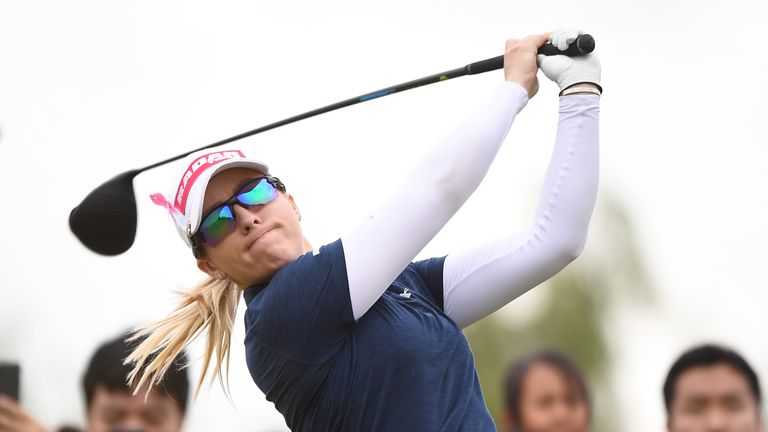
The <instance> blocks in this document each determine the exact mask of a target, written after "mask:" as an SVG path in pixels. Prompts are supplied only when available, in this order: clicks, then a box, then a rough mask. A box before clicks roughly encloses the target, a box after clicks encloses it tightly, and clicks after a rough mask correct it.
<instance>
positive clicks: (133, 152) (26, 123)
mask: <svg viewBox="0 0 768 432" xmlns="http://www.w3.org/2000/svg"><path fill="white" fill-rule="evenodd" d="M760 3H761V2H758V1H744V0H736V1H729V2H704V1H686V2H669V1H661V0H651V1H646V2H626V1H607V0H587V1H584V2H565V1H562V0H554V1H549V2H541V1H536V2H534V1H519V0H518V1H505V2H502V1H474V2H471V3H470V2H461V1H454V0H451V1H441V2H437V1H433V0H428V1H423V2H406V1H403V0H396V1H388V2H377V3H370V2H361V1H357V2H353V1H330V2H329V1H313V2H310V1H293V0H285V1H282V2H260V3H257V2H247V1H218V2H215V3H214V2H203V1H187V2H182V1H146V0H145V1H132V2H116V1H113V0H107V1H105V0H101V1H95V0H93V1H85V0H73V1H68V2H56V1H51V0H26V1H23V2H22V1H15V2H11V1H10V0H0V130H1V131H2V136H1V137H0V162H2V166H3V169H2V170H0V199H1V200H2V203H3V204H2V209H3V210H2V211H0V227H2V229H3V234H2V242H1V243H2V248H0V360H11V361H19V362H21V364H22V368H23V388H22V392H23V394H22V398H23V401H24V405H25V406H26V407H27V408H28V409H29V410H30V411H31V412H32V413H34V414H35V415H36V416H38V417H39V418H40V419H42V420H43V421H44V422H45V423H47V424H49V425H58V424H61V423H62V422H65V421H68V422H72V423H80V422H81V417H80V415H81V411H82V405H81V401H80V399H81V397H80V389H79V380H80V373H81V372H82V370H83V368H84V364H85V361H86V359H87V357H88V355H89V354H90V352H91V351H92V350H93V348H94V346H95V345H96V344H97V343H98V342H100V341H102V340H103V339H105V338H109V337H112V336H113V335H114V334H116V333H117V332H119V331H121V330H123V329H125V328H127V327H129V326H132V325H135V324H138V323H141V322H144V321H148V320H153V319H157V318H159V317H161V316H162V315H164V314H165V313H166V312H168V311H169V310H170V308H171V307H172V305H173V302H174V297H173V294H172V292H171V289H176V288H179V289H181V288H184V287H188V286H190V285H191V284H193V283H194V282H196V281H197V280H198V279H199V278H200V274H199V273H198V272H197V271H196V269H195V268H194V266H193V265H192V262H193V261H192V257H191V254H190V253H189V252H188V251H187V250H185V246H184V245H183V244H182V243H181V241H180V240H179V239H178V237H176V234H175V232H174V230H173V228H172V226H171V222H170V220H169V219H168V218H167V217H166V216H165V213H164V211H163V210H161V209H159V208H157V207H155V206H154V205H152V204H151V203H150V201H149V200H148V199H147V195H148V194H149V193H152V192H157V191H162V192H165V191H166V190H167V189H168V187H167V185H168V179H169V177H170V176H172V175H173V173H174V172H175V171H176V169H178V166H176V165H171V166H167V167H165V168H162V169H157V170H153V171H150V172H147V173H145V174H142V175H140V176H139V177H138V178H137V179H136V181H135V187H136V191H137V200H138V201H139V218H140V223H139V232H138V236H137V239H136V243H135V245H134V247H133V248H132V249H131V250H130V251H129V252H128V253H126V254H125V255H122V256H120V257H118V258H103V257H99V256H96V255H94V254H92V253H90V252H88V251H87V250H85V249H84V248H83V247H82V246H81V245H80V244H79V243H78V242H77V241H76V240H75V239H74V237H73V236H72V235H71V234H70V232H69V229H68V226H67V217H68V215H69V212H70V210H71V208H72V207H73V206H75V205H76V204H77V203H79V201H80V200H81V199H82V198H83V197H84V196H85V195H86V194H87V193H88V192H89V191H90V190H92V189H93V188H94V187H95V186H97V185H98V184H100V183H101V182H103V181H105V180H107V179H109V178H111V177H112V176H114V175H116V174H118V173H120V172H123V171H126V170H128V169H132V168H138V167H141V166H144V165H147V164H149V163H152V162H155V161H157V160H159V159H163V158H166V157H168V156H172V155H175V154H177V153H180V152H183V151H186V150H190V149H192V148H195V147H199V146H201V145H204V144H208V143H210V142H214V141H217V140H219V139H222V138H225V137H228V136H231V135H235V134H237V133H240V132H242V131H245V130H249V129H252V128H255V127H258V126H261V125H264V124H267V123H270V122H272V121H275V120H279V119H282V118H285V117H288V116H291V115H294V114H297V113H300V112H304V111H307V110H309V109H313V108H316V107H319V106H323V105H327V104H330V103H332V102H336V101H339V100H342V99H346V98H348V97H352V96H356V95H359V94H363V93H366V92H369V91H372V90H376V89H379V88H383V87H386V86H389V85H391V84H395V83H400V82H403V81H408V80H411V79H414V78H419V77H422V76H426V75H430V74H432V73H436V72H441V71H444V70H448V69H453V68H455V67H459V66H463V65H464V64H466V63H469V62H472V61H476V60H481V59H485V58H488V57H492V56H495V55H499V54H501V53H502V49H503V44H504V40H505V39H506V38H507V37H517V36H524V35H526V34H528V33H532V32H540V31H545V30H549V29H554V28H557V27H561V26H570V25H576V26H578V27H580V28H582V29H584V30H586V31H588V32H589V33H591V34H593V35H594V36H595V38H596V40H597V52H598V53H599V55H600V57H601V59H602V63H603V85H604V88H605V95H604V97H603V101H602V113H601V144H602V150H601V152H602V153H601V155H602V156H601V157H602V159H601V163H602V171H601V193H604V194H605V193H609V194H612V195H616V196H618V197H619V198H620V199H621V201H622V202H623V203H624V204H625V205H626V206H627V208H628V209H629V212H630V214H631V216H632V217H633V221H634V223H635V226H636V227H637V230H638V233H637V234H638V237H639V238H640V240H641V242H642V246H643V254H644V258H645V259H646V261H647V263H648V266H649V268H651V269H652V271H653V279H654V281H655V282H656V283H655V288H656V289H657V296H658V297H659V298H660V301H659V304H658V308H657V309H653V310H648V309H640V308H633V307H631V306H627V307H625V308H622V310H621V311H619V312H618V313H617V315H618V319H617V322H616V323H613V324H612V329H613V330H611V332H610V338H611V341H612V343H613V346H612V349H613V350H614V351H615V354H616V356H617V359H618V363H619V368H618V369H617V371H616V374H617V382H618V383H619V385H618V387H617V394H618V395H619V397H620V398H621V399H620V407H621V410H622V412H621V413H622V415H623V418H624V420H625V422H626V424H625V425H624V428H623V430H625V431H629V432H632V431H637V432H639V431H648V430H661V429H662V428H663V411H662V404H661V399H660V386H661V382H662V380H663V377H664V374H665V372H666V368H667V367H668V366H669V364H670V362H671V361H672V359H673V358H674V357H675V356H676V355H677V354H679V352H681V351H682V350H683V349H685V348H686V347H688V346H689V345H690V344H692V343H695V342H698V341H701V340H717V341H722V342H726V343H728V344H731V345H732V346H734V347H736V348H737V349H739V350H741V351H742V352H743V353H744V354H745V355H746V356H747V358H748V359H750V360H751V361H752V362H753V363H754V365H755V366H756V368H757V369H758V372H760V373H761V375H762V376H763V379H764V380H768V346H766V344H765V342H764V336H763V331H762V329H764V328H766V326H768V314H766V313H764V310H765V305H766V303H768V294H766V290H765V287H766V283H765V280H764V271H763V266H764V265H765V262H766V258H768V253H767V252H766V250H765V247H764V245H765V244H766V243H768V226H767V225H766V220H768V198H767V197H766V194H765V193H764V191H763V187H764V185H766V184H768V170H766V169H765V161H766V159H768V145H766V144H767V143H766V140H765V138H764V136H765V133H764V130H765V121H766V119H768V116H767V115H766V114H768V108H766V103H765V101H766V96H768V94H767V91H766V85H765V82H764V81H765V76H766V69H767V68H768V62H767V61H766V56H765V55H764V54H763V53H762V50H763V49H764V47H765V40H766V37H767V36H768V34H766V32H765V30H764V27H763V26H764V25H765V22H766V21H768V14H767V13H766V12H765V11H764V9H763V8H761V7H760V6H758V5H759V4H760ZM542 78H543V77H542ZM501 80H502V75H501V72H495V73H490V74H486V75H483V76H478V77H465V78H460V79H457V80H454V81H450V82H447V83H440V84H436V85H433V86H430V87H427V88H423V89H418V90H412V91H409V92H406V93H403V94H399V95H395V96H390V97H387V98H383V99H380V100H377V101H373V102H369V103H366V104H363V105H360V106H357V107H353V108H346V109H344V110H342V111H339V112H336V113H333V114H327V115H323V116H321V117H318V118H315V119H312V120H308V121H304V122H302V123H300V124H296V125H292V126H288V127H283V128H281V129H278V130H276V131H272V132H269V133H266V134H262V135H259V136H257V137H253V138H250V139H248V140H245V141H243V142H241V143H240V147H242V148H244V149H247V150H250V151H251V153H255V154H257V155H258V156H259V157H261V158H263V159H264V160H267V161H269V162H270V164H271V166H272V171H273V172H275V173H278V174H279V175H280V177H281V178H283V180H284V181H285V182H286V183H287V185H288V187H289V189H290V190H291V191H292V192H293V193H294V194H295V195H296V198H297V201H298V203H299V205H300V206H301V207H302V212H303V216H304V228H305V231H306V232H307V234H308V236H309V238H310V240H311V241H312V242H313V243H315V244H316V245H319V244H322V243H325V242H328V241H331V240H333V239H334V238H335V237H336V236H337V235H338V233H339V232H340V231H341V229H342V228H343V227H344V226H346V225H348V224H350V223H354V222H355V221H356V220H359V219H360V217H361V216H362V215H364V214H365V212H366V210H368V209H369V208H370V207H371V206H372V205H374V204H375V202H376V197H377V196H378V195H380V192H381V191H384V190H385V189H386V187H387V184H388V182H390V181H393V180H392V179H391V176H396V175H398V174H402V173H405V172H407V168H408V165H409V164H410V163H412V161H413V160H414V159H415V157H416V155H418V154H419V153H420V152H421V151H423V149H425V148H426V146H428V145H430V143H431V142H432V141H434V140H435V139H436V138H437V137H439V135H440V134H441V133H443V131H445V130H446V129H447V126H449V125H451V124H452V123H454V122H455V121H458V120H459V119H461V118H462V113H463V112H466V110H467V109H468V108H469V107H471V106H472V105H473V103H475V101H476V100H478V99H479V98H480V97H481V96H482V95H483V94H485V93H487V92H488V91H490V89H492V88H493V86H494V85H495V84H496V83H498V82H500V81H501ZM556 99H557V98H556V89H555V86H554V84H552V83H550V82H548V81H546V79H545V78H543V81H542V90H541V91H540V93H539V95H538V96H536V97H535V98H534V99H533V100H532V101H531V103H530V104H529V105H528V107H527V108H526V109H525V111H524V112H523V113H522V114H521V115H520V116H519V117H518V119H517V122H516V124H515V125H514V126H513V128H512V132H510V134H509V137H508V140H507V143H506V145H505V147H504V148H503V149H502V151H501V153H500V154H499V156H498V158H497V160H496V163H495V165H494V166H493V167H492V169H491V171H490V173H489V175H488V177H487V179H486V181H485V182H484V184H483V185H482V186H481V188H480V189H479V190H478V192H477V193H476V194H475V196H473V198H472V199H470V201H469V202H468V204H467V205H466V206H465V208H464V209H462V211H461V212H460V213H459V214H458V215H457V216H456V218H454V220H453V221H452V222H451V223H450V224H449V225H448V226H447V227H446V228H445V229H444V231H443V232H442V233H441V234H440V235H439V236H438V237H437V238H436V239H435V241H433V243H431V244H430V245H429V246H428V247H427V249H426V250H425V255H437V254H445V253H449V252H450V251H451V250H456V249H458V248H460V247H462V246H466V245H469V244H473V243H477V242H478V241H482V240H484V239H490V238H493V237H495V236H498V235H500V233H505V232H510V231H513V230H515V229H516V227H521V226H522V225H523V224H524V223H526V222H527V220H528V218H529V217H530V215H531V214H532V212H533V206H534V202H533V199H534V197H535V196H536V193H537V192H538V188H539V187H540V186H541V182H542V178H543V173H544V169H545V167H546V163H547V158H548V156H549V152H550V151H551V146H552V142H553V140H554V132H555V124H556V117H557V101H556ZM599 206H600V201H598V207H599ZM589 253H590V250H589V245H588V246H587V250H586V251H585V254H589ZM533 295H534V296H535V295H536V294H533ZM523 301H525V299H523ZM241 312H242V311H241ZM241 322H242V321H241V319H240V318H239V319H238V322H237V324H238V325H237V326H236V329H237V332H236V333H235V336H234V337H235V340H234V342H233V345H234V349H233V353H232V357H233V361H232V373H231V384H232V396H233V403H232V404H230V403H229V402H228V401H227V400H226V398H225V397H224V396H223V393H222V392H221V391H220V390H219V389H218V388H216V387H214V389H213V390H212V391H210V392H208V391H203V394H202V396H201V399H200V400H199V401H198V403H197V405H196V406H195V407H193V408H192V409H191V411H192V415H191V417H190V419H189V422H188V424H187V426H188V427H187V430H188V431H193V432H194V431H203V430H212V429H213V428H214V426H215V425H217V426H218V429H219V430H233V431H239V430H242V431H245V430H249V431H251V430H264V431H267V430H282V429H283V428H284V423H283V420H282V418H281V417H280V416H279V414H277V413H276V412H275V411H274V410H273V408H272V407H271V405H270V404H268V403H267V402H265V401H264V399H263V396H262V395H261V394H260V392H259V391H258V389H257V388H256V386H255V385H254V384H253V383H252V381H251V379H250V376H249V375H248V373H247V370H246V367H245V362H244V361H242V360H243V352H242V351H243V350H242V343H241V341H242V336H243V335H242V328H241V327H242V324H241ZM195 350H197V351H198V352H196V353H199V349H197V348H195ZM197 366H198V365H195V367H194V371H195V372H196V371H197Z"/></svg>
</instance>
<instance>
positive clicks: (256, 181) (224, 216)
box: [192, 176, 285, 248]
mask: <svg viewBox="0 0 768 432" xmlns="http://www.w3.org/2000/svg"><path fill="white" fill-rule="evenodd" d="M278 191H280V192H285V185H283V182H281V181H280V179H278V178H277V177H272V176H263V177H256V178H252V179H250V180H248V181H246V182H245V183H243V185H242V186H241V187H240V188H239V189H238V190H237V192H235V194H234V195H232V196H231V197H230V198H229V199H228V200H227V201H226V202H224V203H223V204H220V205H218V206H216V207H214V208H213V209H211V210H210V211H209V212H208V213H206V215H205V217H203V220H202V222H200V228H198V229H197V232H196V233H195V234H194V235H193V236H192V245H193V248H197V247H199V246H200V245H201V244H203V243H207V244H209V245H211V246H216V245H217V244H219V242H220V241H222V240H223V239H224V237H226V236H227V235H229V234H230V233H231V232H233V231H235V229H236V228H237V219H236V218H235V209H234V206H236V205H241V206H243V207H245V208H251V207H255V206H263V205H266V204H269V203H270V202H271V201H272V200H274V199H275V198H277V197H278V195H279V194H278Z"/></svg>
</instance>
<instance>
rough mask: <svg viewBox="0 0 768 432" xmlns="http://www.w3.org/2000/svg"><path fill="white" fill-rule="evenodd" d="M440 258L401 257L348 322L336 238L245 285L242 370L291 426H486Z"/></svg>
mask: <svg viewBox="0 0 768 432" xmlns="http://www.w3.org/2000/svg"><path fill="white" fill-rule="evenodd" d="M444 262H445V258H444V257H443V258H432V259H429V260H424V261H418V262H414V263H411V264H410V265H408V267H407V268H406V269H405V270H404V271H403V272H402V273H401V274H400V275H399V276H398V277H397V279H395V281H394V282H393V283H392V285H391V286H390V287H389V288H388V289H387V290H386V291H385V292H384V294H383V295H382V296H381V298H379V300H378V301H376V303H375V304H374V305H373V306H372V307H371V308H370V309H369V310H368V311H367V312H366V313H365V314H364V315H363V316H362V317H361V318H360V319H359V320H358V321H357V322H355V319H354V316H353V314H352V304H351V301H350V297H349V284H348V281H347V271H346V264H345V261H344V250H343V249H342V244H341V240H337V241H335V242H333V243H330V244H328V245H326V246H324V247H321V248H320V250H319V253H312V252H310V253H307V254H305V255H303V256H301V257H300V258H298V259H297V260H296V261H294V262H292V263H290V264H288V265H286V266H285V267H283V268H282V269H281V270H280V271H279V272H277V274H275V276H274V277H273V278H272V280H271V281H270V282H269V283H267V284H261V285H254V286H251V287H249V288H248V289H247V290H246V291H245V293H244V296H245V301H246V303H247V310H246V313H245V329H246V336H245V348H246V357H247V358H246V360H247V363H248V369H249V370H250V373H251V376H252V377H253V380H254V382H256V385H258V387H259V388H260V389H261V390H262V391H263V392H264V394H265V395H266V397H267V400H269V401H271V402H273V403H274V404H275V407H276V408H277V410H278V411H280V412H281V413H282V414H283V416H284V417H285V421H286V423H287V424H288V427H290V428H291V430H294V431H337V430H341V431H410V430H418V431H486V430H495V426H494V424H493V420H492V419H491V416H490V414H489V412H488V408H487V407H486V406H485V402H484V401H483V395H482V392H481V389H480V382H479V380H478V378H477V373H476V372H475V365H474V360H473V358H472V351H471V350H470V348H469V344H468V343H467V340H466V338H465V337H464V335H463V334H462V332H461V330H460V329H459V328H458V327H457V326H456V324H455V323H454V322H453V321H452V320H451V319H450V318H449V317H448V316H447V315H445V313H443V310H442V301H443V295H442V292H443V263H444Z"/></svg>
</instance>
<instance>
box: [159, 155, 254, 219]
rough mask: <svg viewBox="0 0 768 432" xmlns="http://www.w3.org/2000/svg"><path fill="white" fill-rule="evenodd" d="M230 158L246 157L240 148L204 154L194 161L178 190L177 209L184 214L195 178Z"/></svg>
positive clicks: (175, 204)
mask: <svg viewBox="0 0 768 432" xmlns="http://www.w3.org/2000/svg"><path fill="white" fill-rule="evenodd" d="M228 159H245V155H244V154H243V152H241V151H240V150H228V151H220V152H213V153H208V154H204V155H201V156H200V157H198V158H197V159H195V160H194V161H192V163H191V164H189V167H187V170H186V171H184V176H183V177H182V178H181V181H180V182H179V187H178V189H177V190H176V199H175V200H174V206H175V207H176V209H177V210H179V211H180V212H181V213H182V214H184V209H185V208H186V206H187V198H189V191H190V190H191V189H192V186H193V185H194V184H195V180H197V178H198V177H200V174H202V173H203V172H204V171H205V170H207V169H208V168H211V167H213V166H215V165H217V164H218V163H220V162H223V161H225V160H228Z"/></svg>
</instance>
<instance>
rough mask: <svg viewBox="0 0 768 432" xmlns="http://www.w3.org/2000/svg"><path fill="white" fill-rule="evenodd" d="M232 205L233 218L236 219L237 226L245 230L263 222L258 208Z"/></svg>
mask: <svg viewBox="0 0 768 432" xmlns="http://www.w3.org/2000/svg"><path fill="white" fill-rule="evenodd" d="M232 207H233V210H234V212H235V219H237V226H238V227H240V229H242V230H244V231H245V232H248V230H250V229H251V228H253V227H255V226H258V225H260V224H261V223H262V222H263V221H262V219H261V216H259V211H258V208H255V207H251V208H248V207H245V206H241V205H234V206H232Z"/></svg>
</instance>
